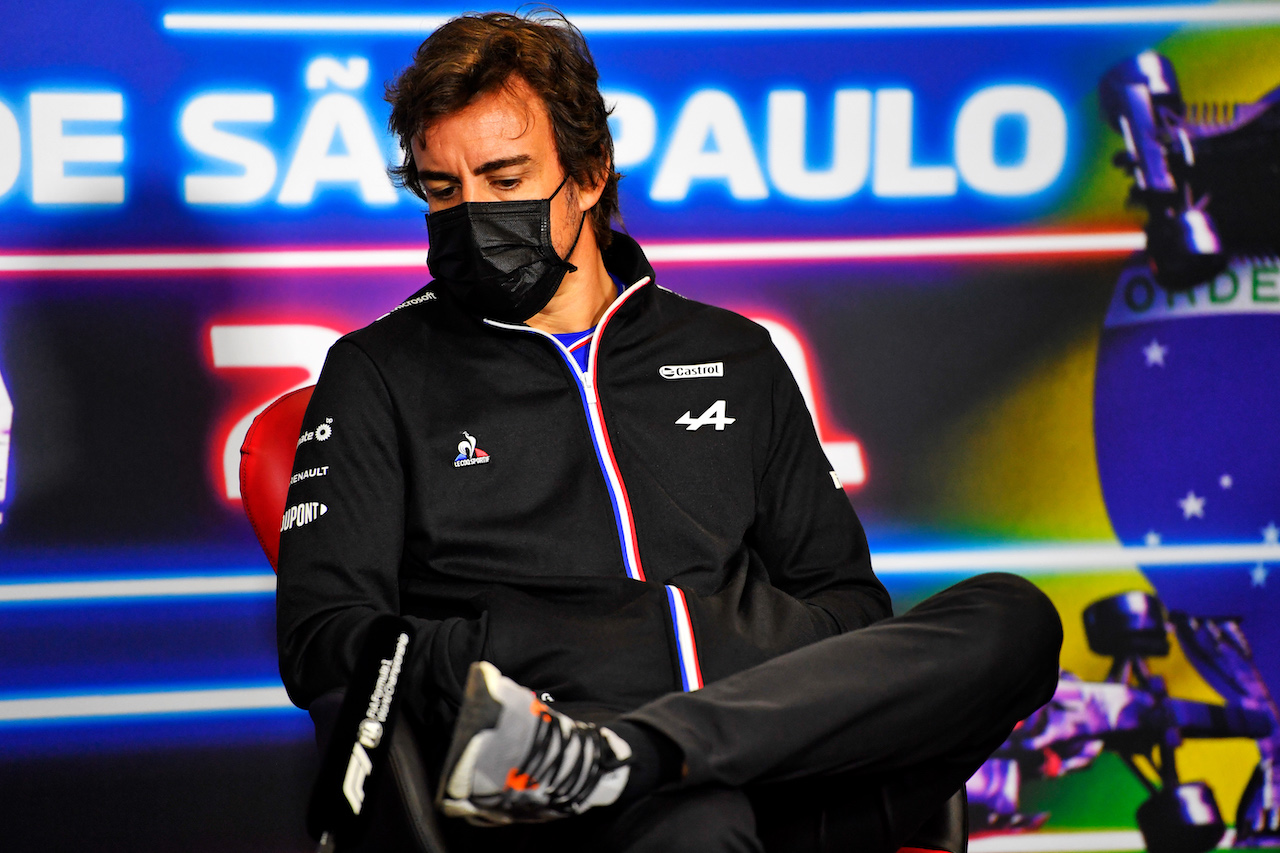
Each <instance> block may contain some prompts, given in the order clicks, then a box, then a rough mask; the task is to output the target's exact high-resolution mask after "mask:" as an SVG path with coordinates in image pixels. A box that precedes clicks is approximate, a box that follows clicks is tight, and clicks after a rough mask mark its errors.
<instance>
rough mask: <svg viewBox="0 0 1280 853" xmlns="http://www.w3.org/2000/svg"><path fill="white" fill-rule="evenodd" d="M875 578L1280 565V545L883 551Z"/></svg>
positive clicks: (1072, 545)
mask: <svg viewBox="0 0 1280 853" xmlns="http://www.w3.org/2000/svg"><path fill="white" fill-rule="evenodd" d="M871 560H872V564H873V565H874V567H875V571H876V574H880V575H899V574H915V573H921V572H986V571H994V570H997V569H1003V570H1007V571H1013V572H1017V573H1018V574H1023V575H1033V574H1039V573H1042V572H1059V571H1077V572H1078V571H1089V570H1095V571H1113V570H1115V569H1117V568H1123V567H1125V566H1135V565H1137V566H1146V567H1155V566H1213V565H1231V566H1240V565H1247V564H1250V563H1253V564H1259V563H1280V545H1267V544H1262V543H1242V544H1234V543H1233V544H1207V545H1156V546H1149V545H1132V546H1125V545H1116V544H1114V543H1094V542H1085V543H1076V542H1071V543H1065V542H1064V543H1057V544H1052V545H1042V546H1029V547H1016V546H1015V547H1011V548H974V549H971V550H969V549H964V550H955V551H941V550H939V551H902V552H887V553H886V552H879V553H876V554H873V555H872V558H871Z"/></svg>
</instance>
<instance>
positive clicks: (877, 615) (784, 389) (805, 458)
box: [748, 345, 893, 633]
mask: <svg viewBox="0 0 1280 853" xmlns="http://www.w3.org/2000/svg"><path fill="white" fill-rule="evenodd" d="M770 357H771V361H772V377H773V378H772V383H773V389H772V398H773V411H772V424H771V429H770V438H769V449H768V454H767V457H766V461H765V465H764V468H763V471H762V474H761V483H760V487H759V489H758V492H757V499H756V516H755V521H754V524H753V525H752V528H751V531H750V533H749V534H748V543H749V544H750V545H751V546H752V547H753V548H754V549H755V550H756V552H757V553H758V554H759V555H760V557H761V559H762V560H763V562H764V564H765V567H766V568H767V570H768V572H769V579H770V580H771V581H772V583H773V585H774V586H775V587H777V588H778V589H780V590H782V591H784V592H786V593H789V594H790V595H793V596H795V597H796V598H798V599H800V600H802V601H805V602H807V603H809V604H811V605H815V606H817V607H819V608H821V609H822V610H823V611H824V612H825V613H826V615H827V618H828V621H830V622H832V623H834V625H833V628H834V632H835V633H840V632H844V631H852V630H854V629H856V628H862V627H864V626H866V625H870V624H871V623H872V622H876V621H878V620H880V619H883V618H885V617H888V616H892V615H893V611H892V606H891V604H890V602H889V594H888V592H887V591H886V590H885V588H884V586H883V585H882V584H881V583H880V581H879V580H878V579H877V578H876V576H875V574H874V572H872V570H871V555H870V553H869V552H868V550H867V538H866V534H865V533H864V532H863V529H862V523H861V522H860V521H859V520H858V516H857V514H856V513H855V512H854V510H853V507H852V506H851V505H850V503H849V499H848V497H847V496H846V495H845V492H844V489H843V488H842V487H840V486H839V485H837V482H836V479H835V475H834V471H833V469H832V467H831V464H830V462H828V460H827V457H826V454H825V453H823V450H822V445H821V444H820V443H819V441H818V435H817V432H816V431H815V430H814V426H813V418H812V417H811V416H810V413H809V410H808V407H807V406H806V405H805V401H804V397H803V396H802V395H801V394H800V389H799V387H798V386H797V385H796V381H795V378H794V377H793V376H792V375H791V370H790V369H789V368H788V367H787V364H786V362H785V361H784V360H783V358H782V356H781V355H780V354H779V353H778V351H777V349H776V348H774V347H773V346H772V345H770Z"/></svg>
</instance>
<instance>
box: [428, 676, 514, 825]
mask: <svg viewBox="0 0 1280 853" xmlns="http://www.w3.org/2000/svg"><path fill="white" fill-rule="evenodd" d="M486 670H492V671H493V675H494V676H495V677H499V678H500V677H501V674H500V673H499V672H498V669H497V667H495V666H494V665H493V664H491V663H487V662H485V661H477V662H476V663H473V664H471V668H470V669H469V670H468V671H467V686H466V690H465V692H464V693H463V701H462V708H461V710H460V711H459V713H458V722H457V723H456V724H455V725H454V727H453V740H451V741H450V742H449V751H448V752H447V753H446V754H445V759H444V769H443V770H442V771H441V773H440V782H441V784H440V790H439V791H438V792H437V793H436V807H437V808H438V809H440V810H441V811H443V812H444V813H445V814H447V815H450V816H452V817H474V816H476V815H477V809H476V807H475V806H474V805H473V804H472V803H471V802H470V801H469V800H468V798H469V797H470V796H471V774H472V772H473V771H474V767H475V759H476V753H477V752H478V750H472V751H471V754H470V755H468V754H467V750H468V747H470V746H471V744H472V740H473V739H474V738H475V736H476V735H478V734H480V733H481V732H484V731H486V730H488V729H493V728H497V726H498V719H499V718H500V717H501V716H502V703H501V702H499V701H498V700H497V699H494V698H493V694H492V693H491V692H490V691H489V685H488V680H487V674H488V673H487V672H486ZM455 777H456V781H457V782H458V783H463V785H464V786H465V791H464V790H462V787H463V786H456V785H455ZM451 789H452V790H451Z"/></svg>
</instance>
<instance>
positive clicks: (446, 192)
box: [427, 186, 458, 201]
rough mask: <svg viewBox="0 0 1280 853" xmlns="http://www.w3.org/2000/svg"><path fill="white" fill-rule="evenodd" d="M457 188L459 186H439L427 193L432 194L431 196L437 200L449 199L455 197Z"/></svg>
mask: <svg viewBox="0 0 1280 853" xmlns="http://www.w3.org/2000/svg"><path fill="white" fill-rule="evenodd" d="M457 189H458V188H457V187H455V186H447V187H439V188H437V189H428V190H427V195H429V196H431V198H433V199H435V200H436V201H448V200H449V199H450V198H452V197H453V194H454V192H455V191H457Z"/></svg>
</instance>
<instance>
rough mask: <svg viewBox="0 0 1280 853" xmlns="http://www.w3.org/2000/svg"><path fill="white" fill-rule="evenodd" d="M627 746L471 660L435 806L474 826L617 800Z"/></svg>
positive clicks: (534, 819) (562, 813) (530, 819)
mask: <svg viewBox="0 0 1280 853" xmlns="http://www.w3.org/2000/svg"><path fill="white" fill-rule="evenodd" d="M630 758H631V747H629V746H628V745H627V743H626V741H624V740H623V739H622V738H620V737H618V736H617V735H616V734H614V733H613V732H611V731H610V730H609V729H607V728H603V727H601V726H597V725H596V724H594V723H584V722H581V721H579V720H574V719H571V718H570V717H566V716H565V715H564V714H562V713H560V712H559V711H553V710H552V709H551V708H549V707H547V705H546V703H545V702H543V701H542V700H540V699H539V698H538V697H537V696H536V695H535V694H534V693H533V691H532V690H529V689H528V688H527V687H521V686H520V685H519V684H516V683H515V682H514V681H512V680H511V679H510V678H507V677H506V676H504V675H503V674H502V673H501V672H499V671H498V668H497V667H496V666H494V665H493V664H491V663H489V662H487V661H480V662H478V663H473V664H472V665H471V670H470V672H468V673H467V688H466V695H465V697H464V699H463V703H462V709H461V710H460V711H459V713H458V722H457V725H455V726H454V729H453V740H452V742H451V743H450V744H449V752H448V754H447V755H446V756H445V761H444V770H443V772H442V773H441V779H442V780H443V783H442V784H441V786H440V791H439V792H438V793H437V795H436V805H437V806H438V807H439V808H440V809H441V810H442V811H443V812H444V813H445V814H446V815H449V816H451V817H463V818H466V819H467V821H469V822H470V823H473V824H476V825H478V826H501V825H504V824H509V823H538V822H542V821H548V820H554V819H556V818H561V817H568V816H570V815H575V814H581V813H582V812H584V811H586V810H587V809H589V808H592V807H594V806H607V805H609V804H611V803H613V802H614V801H616V800H617V799H618V796H619V795H620V794H621V793H622V789H623V788H625V787H626V785H627V777H628V776H629V775H630V772H631V768H630V767H629V766H628V765H627V762H628V760H629V759H630Z"/></svg>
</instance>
